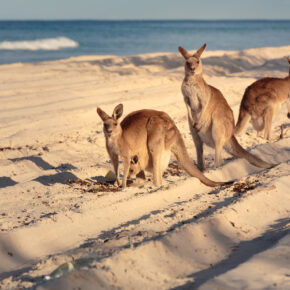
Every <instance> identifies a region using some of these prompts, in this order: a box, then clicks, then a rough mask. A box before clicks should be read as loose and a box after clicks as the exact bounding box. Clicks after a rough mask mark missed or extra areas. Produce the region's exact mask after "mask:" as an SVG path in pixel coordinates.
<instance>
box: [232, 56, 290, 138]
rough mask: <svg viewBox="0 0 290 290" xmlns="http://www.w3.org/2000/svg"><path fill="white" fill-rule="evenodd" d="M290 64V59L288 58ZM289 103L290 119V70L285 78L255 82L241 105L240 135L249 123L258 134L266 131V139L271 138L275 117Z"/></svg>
mask: <svg viewBox="0 0 290 290" xmlns="http://www.w3.org/2000/svg"><path fill="white" fill-rule="evenodd" d="M286 59H287V60H288V62H289V64H290V58H288V57H286ZM285 101H287V107H288V115H287V116H288V118H290V69H289V75H288V76H287V77H285V78H283V79H282V78H269V77H267V78H262V79H260V80H257V81H255V82H254V83H252V84H251V85H250V86H248V87H247V88H246V90H245V93H244V96H243V99H242V101H241V105H240V113H239V118H238V122H237V125H236V129H235V134H236V135H239V134H241V132H242V131H243V129H244V128H245V127H246V125H247V123H248V121H249V120H250V119H251V123H252V125H253V127H254V129H255V130H256V131H257V133H258V134H259V133H262V131H263V130H264V138H265V139H268V140H269V139H270V138H271V125H272V119H273V117H274V116H275V115H276V114H277V113H278V111H279V109H280V106H281V104H282V103H283V102H285Z"/></svg>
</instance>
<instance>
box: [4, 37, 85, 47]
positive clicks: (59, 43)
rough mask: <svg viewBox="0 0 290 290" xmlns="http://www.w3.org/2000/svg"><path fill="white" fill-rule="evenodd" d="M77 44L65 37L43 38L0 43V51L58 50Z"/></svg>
mask: <svg viewBox="0 0 290 290" xmlns="http://www.w3.org/2000/svg"><path fill="white" fill-rule="evenodd" d="M78 45H79V44H78V43H77V42H76V41H74V40H72V39H69V38H67V37H56V38H44V39H36V40H24V41H2V42H0V50H59V49H63V48H69V47H77V46H78Z"/></svg>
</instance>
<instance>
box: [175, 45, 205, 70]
mask: <svg viewBox="0 0 290 290" xmlns="http://www.w3.org/2000/svg"><path fill="white" fill-rule="evenodd" d="M205 48H206V44H204V45H203V46H202V47H200V48H199V49H198V50H197V51H196V53H194V54H193V55H191V54H190V53H189V52H188V51H187V50H186V49H185V48H183V47H181V46H179V47H178V50H179V52H180V53H181V54H182V56H183V57H184V59H185V66H184V67H185V74H186V75H195V74H201V73H202V63H201V59H200V57H201V54H202V53H203V51H204V50H205Z"/></svg>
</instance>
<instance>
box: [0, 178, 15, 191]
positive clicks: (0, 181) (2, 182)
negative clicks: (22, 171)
mask: <svg viewBox="0 0 290 290" xmlns="http://www.w3.org/2000/svg"><path fill="white" fill-rule="evenodd" d="M15 184H17V182H15V181H14V180H13V179H11V178H10V177H7V176H2V177H0V188H4V187H8V186H13V185H15Z"/></svg>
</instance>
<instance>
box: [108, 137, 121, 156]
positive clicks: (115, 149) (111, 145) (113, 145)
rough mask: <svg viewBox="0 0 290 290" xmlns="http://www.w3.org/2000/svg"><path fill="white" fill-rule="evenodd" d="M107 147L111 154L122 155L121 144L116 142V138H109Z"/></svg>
mask: <svg viewBox="0 0 290 290" xmlns="http://www.w3.org/2000/svg"><path fill="white" fill-rule="evenodd" d="M106 145H107V150H108V151H109V152H111V153H114V154H117V155H119V154H120V149H119V146H118V145H119V144H118V141H117V140H115V139H114V138H108V139H107V140H106Z"/></svg>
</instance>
